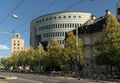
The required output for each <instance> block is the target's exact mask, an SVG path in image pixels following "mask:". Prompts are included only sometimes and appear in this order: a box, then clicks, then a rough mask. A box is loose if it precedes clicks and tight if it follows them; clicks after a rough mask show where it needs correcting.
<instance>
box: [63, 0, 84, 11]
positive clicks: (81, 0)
mask: <svg viewBox="0 0 120 83" xmlns="http://www.w3.org/2000/svg"><path fill="white" fill-rule="evenodd" d="M83 1H85V0H80V1H78V2H76V3H75V4H73V5H71V6H70V7H68V8H66V9H64V10H63V11H67V10H69V9H71V8H73V7H75V6H77V5H78V4H81V3H82V2H83Z"/></svg>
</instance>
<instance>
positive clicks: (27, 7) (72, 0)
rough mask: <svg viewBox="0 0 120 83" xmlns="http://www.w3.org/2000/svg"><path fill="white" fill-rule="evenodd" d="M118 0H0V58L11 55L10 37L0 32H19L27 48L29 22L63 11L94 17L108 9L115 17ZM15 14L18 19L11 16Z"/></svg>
mask: <svg viewBox="0 0 120 83" xmlns="http://www.w3.org/2000/svg"><path fill="white" fill-rule="evenodd" d="M117 2H118V0H0V56H4V57H6V56H10V55H11V38H12V35H8V34H3V33H1V32H9V33H12V32H19V33H20V34H21V38H23V39H24V41H25V47H29V46H30V45H29V40H30V22H31V20H32V19H34V18H36V17H38V16H41V15H44V14H49V13H55V12H63V11H80V12H90V13H92V14H94V15H95V16H96V17H100V16H103V15H105V10H106V9H110V10H111V12H112V13H114V14H115V15H116V3H117ZM13 14H15V15H17V16H18V19H14V18H12V17H11V16H12V15H13Z"/></svg>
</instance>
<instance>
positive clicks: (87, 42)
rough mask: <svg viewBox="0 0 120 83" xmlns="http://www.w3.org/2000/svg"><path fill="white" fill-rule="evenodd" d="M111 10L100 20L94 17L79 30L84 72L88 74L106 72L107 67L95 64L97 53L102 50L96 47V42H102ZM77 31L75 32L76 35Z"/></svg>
mask: <svg viewBox="0 0 120 83" xmlns="http://www.w3.org/2000/svg"><path fill="white" fill-rule="evenodd" d="M110 14H111V12H110V10H106V14H105V15H104V16H101V17H100V18H96V17H95V16H92V17H91V19H89V20H88V21H87V22H86V23H84V24H83V25H82V26H81V27H79V28H78V36H79V38H80V39H81V40H82V42H83V53H84V57H85V64H84V65H83V71H84V72H85V73H86V74H91V73H93V72H94V71H97V72H101V71H100V70H103V71H104V70H105V67H104V66H103V67H101V66H97V65H96V64H95V56H96V52H97V51H101V50H100V48H99V47H100V46H97V45H96V42H98V41H101V40H102V35H103V32H102V30H103V28H104V25H105V24H106V19H107V17H108V15H110ZM75 31H76V30H73V32H74V34H75V33H76V32H75Z"/></svg>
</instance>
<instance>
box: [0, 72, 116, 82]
mask: <svg viewBox="0 0 120 83" xmlns="http://www.w3.org/2000/svg"><path fill="white" fill-rule="evenodd" d="M0 75H5V76H8V75H9V73H6V72H0ZM12 76H16V77H18V78H17V79H0V83H117V82H96V80H92V79H83V80H77V79H76V78H70V77H61V76H47V75H38V74H21V73H12Z"/></svg>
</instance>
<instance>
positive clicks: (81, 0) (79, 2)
mask: <svg viewBox="0 0 120 83" xmlns="http://www.w3.org/2000/svg"><path fill="white" fill-rule="evenodd" d="M57 1H58V0H55V1H53V2H52V3H50V4H49V5H48V6H47V7H45V8H44V9H43V10H41V11H40V12H39V13H37V14H36V15H35V16H37V15H38V14H40V13H42V12H44V11H45V10H46V9H47V8H49V7H50V6H52V5H53V4H55V3H56V2H57ZM83 1H85V0H80V1H78V2H76V3H75V4H73V5H71V6H70V7H68V8H66V9H64V10H63V11H67V10H69V9H71V8H73V7H75V6H76V5H78V4H81V3H82V2H83ZM35 16H33V17H32V18H30V19H29V20H27V21H26V22H25V23H23V24H22V25H20V26H19V27H17V28H16V29H14V30H17V29H18V28H20V27H22V26H24V25H25V24H27V23H28V22H29V21H30V20H31V19H33V18H34V17H35ZM12 31H13V30H12ZM27 31H28V29H26V30H24V31H22V32H21V33H25V32H27Z"/></svg>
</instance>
